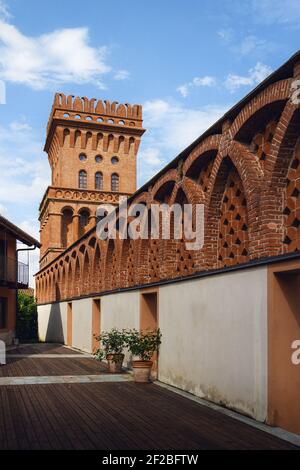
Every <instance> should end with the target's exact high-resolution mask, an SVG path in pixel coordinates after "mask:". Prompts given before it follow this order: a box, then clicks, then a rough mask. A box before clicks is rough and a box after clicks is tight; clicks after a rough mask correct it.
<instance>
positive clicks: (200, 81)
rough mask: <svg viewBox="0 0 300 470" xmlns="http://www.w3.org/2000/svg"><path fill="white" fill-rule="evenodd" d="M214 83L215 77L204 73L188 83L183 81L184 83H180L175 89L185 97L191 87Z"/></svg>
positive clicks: (206, 85)
mask: <svg viewBox="0 0 300 470" xmlns="http://www.w3.org/2000/svg"><path fill="white" fill-rule="evenodd" d="M215 85H216V79H215V77H211V76H209V75H206V76H204V77H195V78H193V80H192V81H191V82H189V83H185V84H184V85H180V86H179V87H178V88H177V89H176V91H178V92H179V93H180V94H181V96H183V98H186V97H187V96H188V94H189V91H190V89H191V88H193V87H212V86H215Z"/></svg>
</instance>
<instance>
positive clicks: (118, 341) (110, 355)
mask: <svg viewBox="0 0 300 470" xmlns="http://www.w3.org/2000/svg"><path fill="white" fill-rule="evenodd" d="M96 339H97V341H99V342H100V347H99V349H97V351H96V353H95V358H96V359H97V360H98V361H103V359H106V360H107V364H108V372H110V373H111V374H118V373H120V372H122V365H123V360H124V353H123V350H124V348H125V346H126V344H127V334H126V332H125V330H121V331H120V330H117V329H116V328H113V329H112V330H110V331H103V332H102V333H101V334H100V335H99V336H97V337H96Z"/></svg>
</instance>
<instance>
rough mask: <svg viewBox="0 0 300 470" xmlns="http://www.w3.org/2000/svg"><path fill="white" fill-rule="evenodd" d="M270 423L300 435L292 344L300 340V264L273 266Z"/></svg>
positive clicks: (299, 386) (298, 379) (298, 375)
mask: <svg viewBox="0 0 300 470" xmlns="http://www.w3.org/2000/svg"><path fill="white" fill-rule="evenodd" d="M268 284H269V285H268V296H269V306H268V307H269V308H268V310H269V311H268V363H269V373H268V376H269V377H268V423H269V424H271V425H272V426H279V427H281V428H284V429H286V430H288V431H290V432H293V433H297V434H300V399H299V390H300V364H298V365H297V364H294V363H293V360H292V355H293V352H294V349H293V347H292V345H293V343H294V342H295V341H296V340H300V263H299V262H298V263H294V264H293V263H286V265H285V266H283V265H281V266H275V267H271V268H269V278H268Z"/></svg>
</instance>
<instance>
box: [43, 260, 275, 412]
mask: <svg viewBox="0 0 300 470" xmlns="http://www.w3.org/2000/svg"><path fill="white" fill-rule="evenodd" d="M38 311H39V332H40V338H41V339H42V340H47V341H59V340H61V341H62V342H64V341H65V340H66V337H67V335H66V316H67V315H66V312H67V304H66V303H61V304H54V305H52V306H40V307H39V308H38ZM72 311H73V347H75V348H78V349H81V350H83V351H87V352H91V343H92V299H81V300H76V301H73V302H72ZM158 318H159V326H160V328H161V331H162V335H163V336H162V345H161V349H160V354H159V361H158V363H159V380H161V381H162V382H165V383H168V384H170V385H173V386H175V387H178V388H180V389H183V390H186V391H189V392H191V393H193V394H195V395H197V396H200V397H203V398H206V399H208V400H211V401H213V402H215V403H219V404H223V405H224V406H227V407H229V408H232V409H235V410H237V411H240V412H243V413H245V414H248V415H250V416H252V417H253V418H255V419H257V420H260V421H264V420H265V418H266V413H267V269H266V268H254V269H249V270H243V271H236V272H232V273H224V274H218V275H214V276H210V277H204V278H202V279H195V280H193V281H185V282H182V283H176V284H169V285H165V286H162V287H160V289H159V298H158ZM139 319H140V292H139V291H132V292H124V293H116V294H111V295H107V296H104V297H102V298H101V330H102V331H104V330H110V329H111V328H113V327H117V328H120V329H122V328H139ZM128 359H129V356H128V355H127V356H126V358H125V365H127V361H128Z"/></svg>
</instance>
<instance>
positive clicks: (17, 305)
mask: <svg viewBox="0 0 300 470" xmlns="http://www.w3.org/2000/svg"><path fill="white" fill-rule="evenodd" d="M36 248H37V247H36V246H35V245H34V246H33V247H32V248H17V249H16V320H17V317H18V313H19V302H18V261H19V260H18V258H19V256H18V253H19V252H20V251H27V253H28V252H29V251H34V250H35V249H36ZM28 272H29V261H28Z"/></svg>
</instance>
